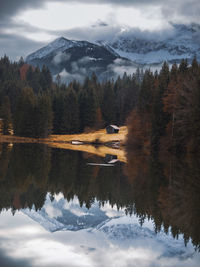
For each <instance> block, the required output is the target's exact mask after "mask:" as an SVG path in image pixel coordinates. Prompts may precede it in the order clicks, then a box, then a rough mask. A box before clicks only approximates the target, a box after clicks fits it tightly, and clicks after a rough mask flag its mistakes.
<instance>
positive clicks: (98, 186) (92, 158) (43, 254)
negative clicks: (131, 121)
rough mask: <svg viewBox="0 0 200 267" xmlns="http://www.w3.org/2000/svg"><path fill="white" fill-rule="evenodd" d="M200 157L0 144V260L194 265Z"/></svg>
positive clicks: (98, 266)
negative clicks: (121, 156) (100, 153)
mask: <svg viewBox="0 0 200 267" xmlns="http://www.w3.org/2000/svg"><path fill="white" fill-rule="evenodd" d="M199 251H200V160H199V159H198V158H195V157H190V158H187V159H186V158H175V157H172V156H169V155H167V156H163V157H161V158H159V159H158V158H152V157H149V156H147V155H142V154H137V153H135V154H134V153H133V152H131V153H130V152H129V153H128V154H127V163H124V162H120V161H119V159H118V158H117V156H116V155H110V154H107V155H106V156H105V157H99V156H97V155H95V154H90V153H86V152H81V151H72V150H66V149H58V148H50V147H48V146H47V145H41V144H0V266H2V267H7V266H15V267H18V266H19V267H33V266H34V267H43V266H44V267H55V266H56V267H68V266H69V267H79V266H80V267H82V266H84V267H90V266H91V267H107V266H109V267H114V266H117V267H132V266H133V267H134V266H136V267H138V266H141V267H143V266H144V267H146V266H151V267H156V266H158V267H159V266H173V267H174V266H180V267H182V266H190V267H192V266H200V264H199V263H200V253H199Z"/></svg>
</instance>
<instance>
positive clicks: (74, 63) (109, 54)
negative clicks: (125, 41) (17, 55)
mask: <svg viewBox="0 0 200 267" xmlns="http://www.w3.org/2000/svg"><path fill="white" fill-rule="evenodd" d="M118 59H122V58H121V57H120V56H119V55H118V54H117V53H116V52H114V51H113V49H112V48H111V47H108V46H106V45H99V44H93V43H90V42H87V41H74V40H68V39H65V38H63V37H61V38H58V39H56V40H55V41H53V42H52V43H50V44H48V45H47V46H45V47H43V48H41V49H40V50H38V51H36V52H35V53H32V54H31V55H29V56H27V58H26V61H27V62H28V63H29V64H31V65H34V66H37V65H38V66H39V67H42V66H43V65H47V66H48V67H49V69H50V71H51V73H52V74H53V75H54V76H56V75H57V74H58V73H59V74H60V76H61V78H62V79H63V80H64V81H66V82H68V81H70V80H74V79H77V80H79V81H83V80H84V78H85V77H86V76H91V75H92V73H93V72H95V73H96V74H97V76H98V77H99V79H100V80H102V79H106V78H107V77H112V76H114V75H115V73H114V71H113V66H115V65H116V64H117V65H120V64H121V62H116V60H118ZM122 60H123V64H124V63H125V64H126V65H128V66H132V65H133V63H132V62H131V61H130V60H128V59H122Z"/></svg>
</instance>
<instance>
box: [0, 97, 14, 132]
mask: <svg viewBox="0 0 200 267" xmlns="http://www.w3.org/2000/svg"><path fill="white" fill-rule="evenodd" d="M0 114H1V118H2V120H3V127H2V128H3V129H2V132H3V134H10V130H11V121H12V119H11V117H12V116H11V109H10V100H9V98H8V96H5V97H4V98H3V101H2V105H1V112H0Z"/></svg>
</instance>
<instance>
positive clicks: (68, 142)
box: [0, 126, 127, 163]
mask: <svg viewBox="0 0 200 267" xmlns="http://www.w3.org/2000/svg"><path fill="white" fill-rule="evenodd" d="M126 135H127V127H126V126H123V127H120V130H119V133H118V134H107V133H106V130H105V129H103V130H99V131H95V132H90V133H82V134H72V135H50V136H49V137H48V138H30V137H19V136H13V135H0V143H33V144H46V145H48V146H49V147H52V148H58V149H69V150H77V151H83V152H87V153H91V154H95V155H98V156H100V157H105V156H106V155H107V154H111V155H115V156H117V157H118V159H119V161H121V162H125V163H126V162H127V159H126V152H125V149H124V146H125V141H126ZM73 141H74V144H73Z"/></svg>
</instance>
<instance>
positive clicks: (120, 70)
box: [108, 58, 138, 78]
mask: <svg viewBox="0 0 200 267" xmlns="http://www.w3.org/2000/svg"><path fill="white" fill-rule="evenodd" d="M137 67H138V65H137V64H134V63H132V62H129V61H127V60H124V59H121V58H117V59H115V60H114V62H113V64H110V65H109V66H108V71H109V72H113V73H114V76H115V78H117V77H118V76H123V74H124V73H125V72H126V74H127V75H132V74H133V73H135V71H136V69H137Z"/></svg>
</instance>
